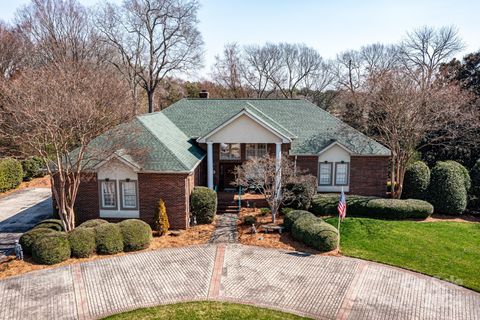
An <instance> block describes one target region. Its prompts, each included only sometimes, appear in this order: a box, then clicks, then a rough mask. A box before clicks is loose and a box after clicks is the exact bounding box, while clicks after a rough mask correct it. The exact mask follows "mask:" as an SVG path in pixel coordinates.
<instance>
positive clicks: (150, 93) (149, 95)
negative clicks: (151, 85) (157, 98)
mask: <svg viewBox="0 0 480 320" xmlns="http://www.w3.org/2000/svg"><path fill="white" fill-rule="evenodd" d="M147 98H148V113H152V112H153V91H147Z"/></svg>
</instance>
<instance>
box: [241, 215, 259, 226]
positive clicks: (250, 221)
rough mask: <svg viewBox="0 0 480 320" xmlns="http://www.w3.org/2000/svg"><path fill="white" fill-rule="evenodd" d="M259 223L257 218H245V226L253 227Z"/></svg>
mask: <svg viewBox="0 0 480 320" xmlns="http://www.w3.org/2000/svg"><path fill="white" fill-rule="evenodd" d="M256 223H257V217H255V216H245V217H243V224H245V225H247V226H251V225H252V224H256Z"/></svg>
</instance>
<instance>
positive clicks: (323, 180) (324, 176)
mask: <svg viewBox="0 0 480 320" xmlns="http://www.w3.org/2000/svg"><path fill="white" fill-rule="evenodd" d="M332 167H333V164H332V163H331V162H320V163H319V165H318V184H319V185H320V186H331V185H332Z"/></svg>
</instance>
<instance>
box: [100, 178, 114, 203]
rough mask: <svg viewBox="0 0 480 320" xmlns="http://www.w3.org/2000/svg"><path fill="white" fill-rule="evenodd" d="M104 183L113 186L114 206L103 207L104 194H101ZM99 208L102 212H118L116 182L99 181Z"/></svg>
mask: <svg viewBox="0 0 480 320" xmlns="http://www.w3.org/2000/svg"><path fill="white" fill-rule="evenodd" d="M106 183H113V185H114V189H113V190H114V195H113V200H114V201H115V204H114V205H113V206H110V205H109V206H107V205H105V194H104V192H103V186H104V184H106ZM100 208H101V209H102V210H118V190H117V180H110V179H108V180H100Z"/></svg>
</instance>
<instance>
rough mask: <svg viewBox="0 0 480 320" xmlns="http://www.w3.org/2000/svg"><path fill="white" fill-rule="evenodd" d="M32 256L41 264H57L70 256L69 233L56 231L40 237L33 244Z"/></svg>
mask: <svg viewBox="0 0 480 320" xmlns="http://www.w3.org/2000/svg"><path fill="white" fill-rule="evenodd" d="M32 258H33V261H35V262H36V263H40V264H56V263H59V262H62V261H65V260H67V259H68V258H70V243H69V242H68V236H67V234H66V233H65V232H58V231H54V232H53V233H48V234H44V235H42V236H40V237H38V238H37V239H36V240H35V242H34V243H33V245H32Z"/></svg>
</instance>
